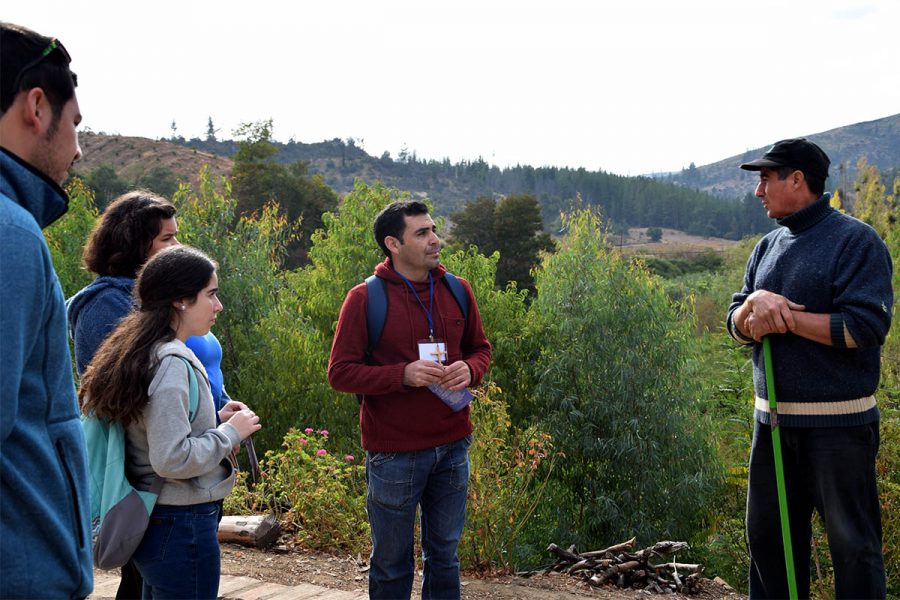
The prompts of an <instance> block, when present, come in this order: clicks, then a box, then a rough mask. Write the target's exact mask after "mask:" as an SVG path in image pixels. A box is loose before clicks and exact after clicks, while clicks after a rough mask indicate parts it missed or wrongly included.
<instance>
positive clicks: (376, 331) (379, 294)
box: [366, 271, 469, 362]
mask: <svg viewBox="0 0 900 600" xmlns="http://www.w3.org/2000/svg"><path fill="white" fill-rule="evenodd" d="M443 280H444V284H445V285H446V286H447V287H448V288H449V289H450V293H451V294H453V299H454V300H456V303H457V304H458V305H459V309H460V310H461V311H462V314H463V319H465V320H466V324H467V325H468V323H469V296H468V295H467V294H466V290H465V288H463V285H462V284H461V283H460V282H459V279H458V278H457V277H456V275H454V274H453V273H451V272H450V271H447V272H445V273H444V277H443ZM366 294H367V297H368V299H367V301H366V329H367V331H368V334H369V338H368V339H369V341H368V345H367V346H366V362H369V361H370V359H371V358H372V352H373V351H374V350H375V346H377V345H378V341H379V340H380V339H381V333H382V332H383V331H384V323H385V321H387V309H388V297H387V289H385V287H384V281H383V280H382V279H381V278H379V277H378V276H377V275H370V276H369V277H366Z"/></svg>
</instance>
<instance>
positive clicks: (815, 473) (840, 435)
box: [747, 423, 886, 599]
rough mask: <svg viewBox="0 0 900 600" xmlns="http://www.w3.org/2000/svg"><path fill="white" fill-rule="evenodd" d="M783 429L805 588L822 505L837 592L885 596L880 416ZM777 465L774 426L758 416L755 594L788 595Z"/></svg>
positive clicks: (753, 499) (751, 517) (753, 498)
mask: <svg viewBox="0 0 900 600" xmlns="http://www.w3.org/2000/svg"><path fill="white" fill-rule="evenodd" d="M780 430H781V448H782V457H783V460H784V479H785V487H786V489H787V500H788V515H789V516H790V526H791V545H792V547H793V551H794V572H795V574H796V577H797V592H798V594H799V596H800V597H801V598H807V597H809V576H810V553H811V551H810V540H811V538H812V524H811V519H812V511H813V509H815V510H816V511H817V512H818V513H819V515H821V517H822V520H823V521H824V522H825V531H826V533H827V535H828V548H829V550H830V551H831V559H832V564H833V566H834V586H835V597H836V598H838V599H841V598H854V599H861V598H884V597H885V595H886V589H885V575H884V560H883V557H882V554H881V508H880V505H879V500H878V489H877V486H876V480H875V455H876V454H877V453H878V445H879V433H878V423H871V424H869V425H860V426H855V427H830V428H800V427H793V428H787V427H781V428H780ZM774 465H775V462H774V456H773V451H772V431H771V429H770V428H769V426H768V425H761V424H760V423H756V428H755V429H754V432H753V448H752V450H751V452H750V484H749V489H748V494H747V537H748V540H749V542H750V598H752V599H756V598H787V597H788V587H787V569H786V568H785V561H784V545H783V543H782V539H781V521H780V516H779V514H780V513H779V509H778V491H777V486H776V482H775V466H774Z"/></svg>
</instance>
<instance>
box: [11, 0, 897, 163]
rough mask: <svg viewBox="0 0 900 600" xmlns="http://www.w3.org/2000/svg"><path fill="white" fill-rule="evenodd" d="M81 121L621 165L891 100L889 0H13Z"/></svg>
mask: <svg viewBox="0 0 900 600" xmlns="http://www.w3.org/2000/svg"><path fill="white" fill-rule="evenodd" d="M3 13H4V14H3V15H0V18H2V19H3V20H7V21H12V22H16V23H20V24H22V25H25V26H27V27H30V28H32V29H35V30H36V31H38V32H40V33H42V34H44V35H51V36H56V37H59V38H60V40H61V41H62V42H63V43H64V44H65V46H66V48H67V49H68V50H69V52H70V53H71V54H72V57H73V61H72V68H73V70H74V71H75V72H77V73H78V77H79V84H80V87H79V88H78V97H79V102H80V104H81V110H82V113H83V115H84V122H83V126H84V127H87V128H90V129H91V130H93V131H97V132H99V131H104V132H107V133H120V134H122V135H137V136H144V137H149V138H158V137H168V136H170V135H171V134H172V130H171V123H172V121H173V120H174V121H175V122H176V124H177V127H178V134H179V135H183V136H184V137H187V138H190V137H205V135H206V126H207V119H208V117H212V119H213V122H214V124H215V126H216V127H217V128H220V129H221V132H220V133H219V137H226V138H231V137H232V132H233V130H234V129H235V127H237V126H238V125H239V124H241V123H246V122H251V121H258V120H261V119H266V118H270V117H271V118H272V119H274V134H275V138H276V139H277V140H279V141H287V140H288V139H290V138H291V137H293V138H294V139H295V140H297V141H299V142H318V141H322V140H326V139H333V138H336V137H340V138H347V137H353V138H357V139H361V140H362V145H363V147H364V148H365V150H366V151H367V152H369V153H370V154H373V155H375V156H380V155H381V153H382V152H384V151H385V150H387V151H389V152H390V153H391V155H392V156H394V157H396V156H397V154H398V153H399V151H400V149H401V147H403V146H404V145H405V146H406V147H407V148H408V149H409V150H410V151H412V150H415V152H416V154H417V155H418V157H419V158H424V159H430V158H433V159H438V160H440V159H442V158H444V157H449V158H450V159H451V160H453V161H457V160H460V159H475V158H477V157H479V156H481V157H483V158H484V159H485V160H486V161H488V162H490V163H492V164H496V165H498V166H500V167H505V166H512V165H515V164H517V163H521V164H530V165H533V166H544V165H555V166H570V167H584V168H586V169H589V170H596V169H603V170H605V171H609V172H613V173H618V174H623V175H637V174H641V173H647V172H651V171H669V170H677V169H680V168H682V167H685V166H687V165H688V164H689V163H690V162H692V161H693V162H695V163H696V164H697V165H702V164H707V163H710V162H714V161H716V160H720V159H722V158H725V157H728V156H731V155H734V154H738V153H741V152H743V151H744V150H746V149H747V148H756V147H760V146H764V145H767V144H770V143H771V142H774V141H776V140H778V139H782V138H786V137H793V136H798V135H802V134H811V133H817V132H820V131H825V130H828V129H832V128H834V127H840V126H843V125H849V124H852V123H857V122H860V121H868V120H872V119H878V118H881V117H886V116H889V115H892V114H896V113H898V112H900V77H898V73H900V42H898V37H900V36H898V25H900V2H897V1H896V0H855V1H854V0H789V1H784V0H758V1H756V2H753V3H747V2H733V1H731V0H682V1H681V2H676V1H674V0H615V1H607V0H544V1H543V2H536V1H534V0H453V1H446V0H415V1H413V0H410V1H401V0H391V1H378V0H368V1H366V0H317V1H312V2H297V1H278V2H276V1H271V0H251V1H248V0H218V1H211V0H180V1H177V2H176V1H172V0H154V1H152V2H142V3H135V2H128V1H122V0H118V1H116V2H113V1H110V0H43V1H40V2H38V1H31V2H29V1H26V0H17V1H10V2H6V3H5V5H4V8H3Z"/></svg>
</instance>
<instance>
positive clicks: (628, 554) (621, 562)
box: [518, 538, 703, 594]
mask: <svg viewBox="0 0 900 600" xmlns="http://www.w3.org/2000/svg"><path fill="white" fill-rule="evenodd" d="M636 541H637V540H636V538H631V539H630V540H628V541H627V542H623V543H621V544H616V545H615V546H610V547H609V548H606V549H604V550H593V551H591V552H578V551H577V550H576V548H575V546H571V547H569V549H568V550H563V549H562V548H560V547H559V546H557V545H556V544H550V547H549V548H547V551H548V552H550V553H551V554H553V555H554V556H555V557H556V562H555V563H553V564H552V565H550V566H549V567H547V568H546V569H543V570H541V571H528V572H524V573H518V575H522V576H526V577H527V576H530V575H536V574H538V573H549V572H556V573H567V574H569V575H572V576H574V577H579V578H581V579H583V580H584V581H585V582H587V583H589V584H590V585H593V586H598V587H599V586H602V585H608V584H612V585H616V586H618V587H620V588H633V589H643V590H646V591H648V592H654V593H657V594H661V593H671V592H679V593H684V594H692V593H694V592H696V591H698V588H699V584H700V578H701V575H702V573H703V565H694V564H685V563H678V562H674V557H673V559H672V561H671V562H666V560H665V559H664V556H665V555H674V554H675V553H676V552H679V551H681V550H684V549H686V548H687V547H688V545H687V543H686V542H658V543H656V544H654V545H652V546H650V547H649V548H644V549H643V550H638V551H637V552H634V551H633V550H634V546H635V543H636Z"/></svg>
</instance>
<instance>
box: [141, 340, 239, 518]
mask: <svg viewBox="0 0 900 600" xmlns="http://www.w3.org/2000/svg"><path fill="white" fill-rule="evenodd" d="M156 356H157V358H158V359H159V366H158V368H157V369H156V373H155V374H154V376H153V380H152V381H151V382H150V387H149V390H148V393H149V396H150V400H149V402H147V406H146V407H145V408H144V411H143V413H142V414H141V416H140V418H139V419H137V420H136V421H135V422H133V423H131V424H130V425H129V426H128V428H127V429H126V431H125V440H126V447H127V452H128V457H127V472H128V476H129V478H130V479H131V481H132V484H133V485H134V486H135V487H136V488H138V489H141V490H148V489H150V485H151V484H152V483H153V478H154V475H159V476H160V477H163V478H165V482H164V484H163V488H162V492H161V493H160V495H159V500H158V502H159V504H174V505H178V506H186V505H189V504H200V503H203V502H212V501H214V500H221V499H222V498H224V497H225V496H227V495H228V493H229V492H231V488H232V487H234V476H235V471H234V468H233V467H232V466H231V464H230V462H229V461H228V455H229V453H230V452H231V449H232V447H234V446H237V445H238V444H239V443H240V442H241V438H240V436H239V435H238V432H237V430H236V429H235V428H234V427H232V426H231V425H229V424H228V423H222V424H221V425H219V426H218V427H216V414H215V405H214V403H213V399H212V393H211V392H210V389H209V379H208V378H207V376H206V370H205V369H204V368H203V365H202V364H201V363H200V361H199V360H198V359H197V357H196V356H194V353H193V352H191V350H190V349H189V348H188V347H187V346H185V345H184V343H182V342H181V341H179V340H177V339H176V340H172V341H171V342H166V343H164V344H160V345H158V346H157V348H156ZM178 356H182V357H184V358H186V359H187V360H188V361H189V362H190V363H191V364H192V365H193V366H194V371H195V373H196V375H197V383H198V384H199V388H200V396H199V403H198V406H197V416H196V417H195V418H194V421H193V422H191V421H190V419H189V418H188V403H189V392H188V381H189V380H188V371H187V368H186V366H185V364H184V362H183V361H182V360H181V359H180V358H177V357H178Z"/></svg>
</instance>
